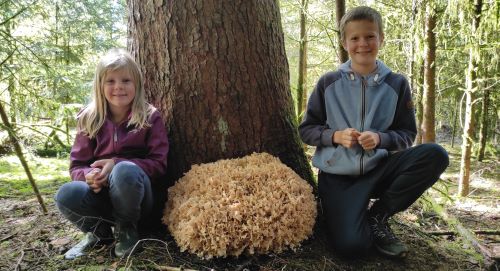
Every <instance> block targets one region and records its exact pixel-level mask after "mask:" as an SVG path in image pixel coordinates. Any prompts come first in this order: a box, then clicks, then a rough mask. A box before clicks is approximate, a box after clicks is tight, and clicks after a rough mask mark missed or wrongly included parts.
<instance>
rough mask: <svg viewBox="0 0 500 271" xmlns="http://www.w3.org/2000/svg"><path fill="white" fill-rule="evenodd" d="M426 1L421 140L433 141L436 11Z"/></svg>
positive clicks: (434, 134)
mask: <svg viewBox="0 0 500 271" xmlns="http://www.w3.org/2000/svg"><path fill="white" fill-rule="evenodd" d="M431 5H432V3H427V7H426V12H425V13H426V18H425V47H424V48H425V49H424V54H425V62H424V63H425V64H424V95H423V106H424V108H423V110H424V111H423V118H422V142H424V143H426V142H435V141H436V132H435V103H436V101H435V93H436V63H435V61H436V34H435V33H434V28H435V27H436V12H435V11H434V10H433V7H431Z"/></svg>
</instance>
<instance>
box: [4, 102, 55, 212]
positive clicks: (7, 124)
mask: <svg viewBox="0 0 500 271" xmlns="http://www.w3.org/2000/svg"><path fill="white" fill-rule="evenodd" d="M0 118H1V119H2V122H3V124H4V125H5V128H6V130H7V132H8V134H9V138H10V141H11V142H12V145H14V151H15V152H16V155H17V158H19V161H20V162H21V165H22V166H23V168H24V172H25V173H26V176H27V177H28V180H29V182H30V184H31V187H32V188H33V191H34V192H35V195H36V198H37V200H38V203H40V207H42V211H43V213H44V214H47V207H45V204H44V202H43V198H42V195H41V194H40V192H39V191H38V187H37V185H36V182H35V179H34V178H33V175H31V171H30V168H29V166H28V162H26V158H24V154H23V151H22V148H21V145H20V144H19V141H18V140H17V136H16V135H15V134H14V129H13V127H12V125H11V124H10V122H9V118H8V117H7V113H6V112H5V109H4V107H3V105H2V102H1V101H0Z"/></svg>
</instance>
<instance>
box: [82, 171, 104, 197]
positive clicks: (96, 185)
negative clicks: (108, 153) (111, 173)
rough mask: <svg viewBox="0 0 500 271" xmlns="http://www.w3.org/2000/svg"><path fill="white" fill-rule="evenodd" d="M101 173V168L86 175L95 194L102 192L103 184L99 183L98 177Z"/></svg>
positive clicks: (86, 179)
mask: <svg viewBox="0 0 500 271" xmlns="http://www.w3.org/2000/svg"><path fill="white" fill-rule="evenodd" d="M99 172H101V169H100V168H94V169H92V170H91V171H90V172H89V173H87V174H86V175H85V181H86V182H87V184H88V185H89V187H90V189H92V191H94V193H98V192H99V191H101V184H100V183H99V182H98V181H97V175H98V174H99Z"/></svg>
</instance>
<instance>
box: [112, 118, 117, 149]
mask: <svg viewBox="0 0 500 271" xmlns="http://www.w3.org/2000/svg"><path fill="white" fill-rule="evenodd" d="M117 142H118V133H117V132H116V124H115V125H113V149H114V151H115V152H116V143H117Z"/></svg>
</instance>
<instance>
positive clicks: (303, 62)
mask: <svg viewBox="0 0 500 271" xmlns="http://www.w3.org/2000/svg"><path fill="white" fill-rule="evenodd" d="M307 5H308V0H302V2H301V8H300V41H299V42H300V44H299V74H298V79H297V121H298V122H300V121H301V120H302V112H304V111H305V110H306V104H307V32H306V24H307V17H306V11H307Z"/></svg>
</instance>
